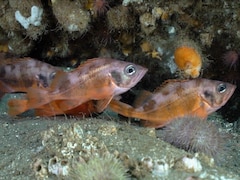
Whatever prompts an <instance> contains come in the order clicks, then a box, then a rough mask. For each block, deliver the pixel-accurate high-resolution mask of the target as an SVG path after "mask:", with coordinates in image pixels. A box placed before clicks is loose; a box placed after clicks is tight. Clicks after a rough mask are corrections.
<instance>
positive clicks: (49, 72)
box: [0, 55, 61, 98]
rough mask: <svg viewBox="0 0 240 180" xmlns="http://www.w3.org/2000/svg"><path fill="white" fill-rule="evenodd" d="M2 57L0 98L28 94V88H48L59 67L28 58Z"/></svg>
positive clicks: (0, 62)
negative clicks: (14, 94) (18, 93)
mask: <svg viewBox="0 0 240 180" xmlns="http://www.w3.org/2000/svg"><path fill="white" fill-rule="evenodd" d="M1 57H4V56H3V55H2V56H0V98H1V97H2V96H3V95H4V94H5V93H12V92H26V91H27V89H28V88H30V87H33V85H34V84H35V85H36V86H37V87H44V88H46V87H48V86H49V85H50V83H51V81H52V80H53V78H54V76H55V74H56V72H58V71H61V69H60V68H59V67H55V66H52V65H50V64H47V63H44V62H42V61H38V60H36V59H33V58H30V57H26V58H14V57H12V58H7V59H1Z"/></svg>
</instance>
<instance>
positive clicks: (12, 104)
mask: <svg viewBox="0 0 240 180" xmlns="http://www.w3.org/2000/svg"><path fill="white" fill-rule="evenodd" d="M8 107H9V108H8V114H9V115H10V116H16V115H19V114H22V113H23V112H25V111H27V110H28V109H29V108H28V101H27V100H26V99H10V100H9V101H8Z"/></svg>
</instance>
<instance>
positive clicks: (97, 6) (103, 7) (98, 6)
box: [93, 0, 110, 15]
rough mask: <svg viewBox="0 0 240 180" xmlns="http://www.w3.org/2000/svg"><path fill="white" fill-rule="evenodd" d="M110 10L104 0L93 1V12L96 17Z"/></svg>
mask: <svg viewBox="0 0 240 180" xmlns="http://www.w3.org/2000/svg"><path fill="white" fill-rule="evenodd" d="M109 8H110V6H109V4H108V2H107V1H106V0H94V1H93V12H94V14H96V15H102V14H104V13H105V12H106V11H107V10H108V9H109Z"/></svg>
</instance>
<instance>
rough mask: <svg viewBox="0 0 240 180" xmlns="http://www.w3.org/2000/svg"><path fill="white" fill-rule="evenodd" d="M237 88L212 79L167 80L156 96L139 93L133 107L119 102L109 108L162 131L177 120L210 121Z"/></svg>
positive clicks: (156, 92)
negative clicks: (189, 118)
mask: <svg viewBox="0 0 240 180" xmlns="http://www.w3.org/2000/svg"><path fill="white" fill-rule="evenodd" d="M235 89H236V86H235V85H233V84H230V83H226V82H221V81H215V80H209V79H193V80H168V81H167V82H165V83H164V84H163V85H162V86H161V87H160V88H157V89H156V90H155V91H154V92H153V93H150V92H146V91H145V92H143V93H142V94H140V95H139V97H138V98H137V99H136V102H135V105H134V107H132V106H130V105H128V104H125V103H123V102H120V101H117V100H112V101H111V103H110V105H109V106H110V108H111V109H112V110H113V111H115V112H117V113H119V114H121V115H123V116H127V117H132V118H139V119H141V120H145V121H144V124H145V125H146V126H149V127H155V128H159V127H162V126H165V125H166V124H168V123H169V122H171V121H172V120H174V119H176V118H178V117H183V116H196V117H200V118H202V119H205V118H207V116H208V115H209V114H211V113H212V112H215V111H216V110H218V109H219V108H221V107H222V106H223V105H224V104H225V103H226V102H227V101H228V100H229V98H230V97H231V96H232V94H233V92H234V90H235Z"/></svg>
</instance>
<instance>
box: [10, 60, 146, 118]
mask: <svg viewBox="0 0 240 180" xmlns="http://www.w3.org/2000/svg"><path fill="white" fill-rule="evenodd" d="M146 72H147V69H146V68H144V67H142V66H139V65H136V64H134V63H130V62H125V61H119V60H116V59H106V58H94V59H89V60H87V61H86V62H85V63H83V64H81V65H80V66H79V67H78V68H76V69H75V70H73V71H70V72H63V71H61V72H57V73H56V74H55V77H54V79H53V80H52V83H51V85H50V86H49V87H48V88H39V87H30V88H29V89H28V90H27V94H26V98H25V99H11V100H10V101H9V103H8V104H9V114H10V115H18V114H20V113H22V112H25V111H27V110H29V109H42V110H44V108H45V107H51V108H48V109H47V111H48V113H49V111H52V112H53V113H52V114H51V113H49V114H51V115H57V114H63V113H65V112H67V111H69V110H71V109H74V108H76V107H78V106H80V105H82V104H84V103H86V102H88V101H91V100H96V102H95V103H94V105H95V106H96V110H97V112H102V111H103V110H104V109H105V108H106V107H107V105H108V104H109V102H110V101H111V100H112V98H113V97H114V96H117V95H119V94H122V93H124V92H126V91H128V90H129V89H130V88H132V87H133V86H135V85H136V84H137V83H138V82H139V81H140V80H141V79H142V77H143V76H144V75H145V73H146ZM44 106H45V107H44ZM42 110H41V113H42V114H44V113H43V112H44V111H42Z"/></svg>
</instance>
